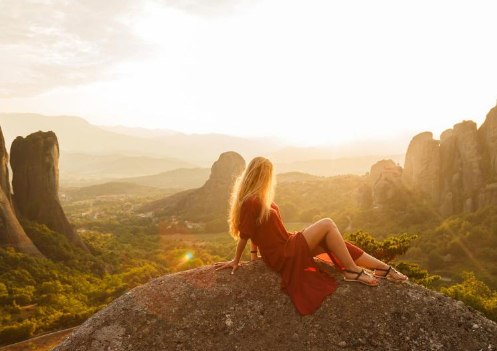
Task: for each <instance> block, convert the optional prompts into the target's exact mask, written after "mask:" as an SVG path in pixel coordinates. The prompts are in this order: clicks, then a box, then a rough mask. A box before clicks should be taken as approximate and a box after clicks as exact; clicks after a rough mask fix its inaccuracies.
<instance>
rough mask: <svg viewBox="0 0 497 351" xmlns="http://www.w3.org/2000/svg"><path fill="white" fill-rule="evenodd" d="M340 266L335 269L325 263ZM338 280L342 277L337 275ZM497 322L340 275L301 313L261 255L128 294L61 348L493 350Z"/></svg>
mask: <svg viewBox="0 0 497 351" xmlns="http://www.w3.org/2000/svg"><path fill="white" fill-rule="evenodd" d="M323 269H327V270H329V272H330V274H332V275H335V276H336V273H334V272H335V271H334V270H333V269H332V268H327V267H324V266H323ZM337 279H338V278H337ZM496 345H497V324H496V323H494V322H492V321H490V320H488V319H486V318H485V317H484V316H483V315H481V314H480V313H479V312H476V311H475V310H473V309H470V308H468V307H466V306H465V305H464V304H463V303H462V302H457V301H455V300H453V299H451V298H448V297H446V296H444V295H441V294H439V293H436V292H433V291H430V290H427V289H425V288H423V287H421V286H418V285H416V284H413V283H404V284H395V283H392V282H389V281H381V284H380V286H379V287H376V288H371V287H367V286H365V285H362V284H357V283H346V282H340V284H339V286H338V288H337V290H336V291H335V292H334V293H333V294H332V295H331V296H329V297H328V298H326V299H325V301H324V302H323V304H322V305H321V307H320V308H319V309H318V310H317V311H316V312H315V313H314V314H312V315H309V316H306V317H301V316H300V315H298V313H297V312H296V310H295V308H294V306H293V304H292V303H291V302H290V299H289V298H288V296H287V295H285V294H283V293H282V292H281V291H280V278H279V276H278V275H277V274H276V273H274V272H272V271H270V270H268V269H267V268H266V266H265V265H264V263H263V262H262V261H254V262H250V263H248V264H246V265H244V266H242V267H241V268H240V269H239V270H238V271H237V272H236V274H234V275H231V274H230V272H229V270H224V271H215V270H214V267H213V266H205V267H202V268H197V269H193V270H189V271H185V272H181V273H176V274H171V275H166V276H163V277H161V278H158V279H155V280H153V281H152V282H150V283H148V284H146V285H144V286H140V287H137V288H135V289H133V290H131V291H130V292H128V293H126V294H124V295H123V296H121V297H120V298H118V299H117V300H115V301H114V302H113V303H112V304H111V305H109V306H108V307H107V308H105V309H104V310H102V311H100V312H98V313H97V314H95V315H94V316H93V317H91V318H90V319H88V320H87V321H86V322H85V323H84V324H83V325H81V326H80V327H78V328H77V329H76V330H75V331H74V332H73V333H72V335H70V336H69V337H68V338H67V339H66V340H64V341H63V342H62V343H61V344H60V345H59V346H58V347H56V348H55V351H66V350H67V351H69V350H70V351H85V350H88V351H89V350H91V351H100V350H102V351H103V350H133V351H158V350H192V351H195V350H201V351H204V350H220V351H223V350H240V351H243V350H336V349H347V350H399V351H402V350H416V351H418V350H454V351H457V350H495V347H496Z"/></svg>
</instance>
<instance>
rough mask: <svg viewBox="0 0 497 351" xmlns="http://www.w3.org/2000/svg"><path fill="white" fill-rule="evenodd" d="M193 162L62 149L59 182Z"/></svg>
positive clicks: (100, 180)
mask: <svg viewBox="0 0 497 351" xmlns="http://www.w3.org/2000/svg"><path fill="white" fill-rule="evenodd" d="M194 166H195V165H193V164H191V163H188V162H185V161H181V160H178V159H175V158H166V157H163V158H158V157H145V156H122V155H89V154H79V153H78V154H76V153H62V155H61V159H60V172H61V183H62V184H63V185H64V186H85V185H90V184H91V183H93V184H95V183H103V182H106V181H109V180H115V179H119V178H125V177H133V176H135V177H136V176H144V175H150V174H157V173H161V172H166V171H170V170H173V169H178V168H192V167H194ZM88 183H90V184H88ZM144 185H149V184H144Z"/></svg>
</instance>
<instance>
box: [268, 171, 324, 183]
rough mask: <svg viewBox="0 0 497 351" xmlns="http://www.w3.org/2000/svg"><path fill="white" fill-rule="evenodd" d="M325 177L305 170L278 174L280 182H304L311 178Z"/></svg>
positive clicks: (319, 178)
mask: <svg viewBox="0 0 497 351" xmlns="http://www.w3.org/2000/svg"><path fill="white" fill-rule="evenodd" d="M323 178H324V177H320V176H316V175H313V174H308V173H303V172H287V173H279V174H277V181H278V183H293V182H304V181H309V180H322V179H323Z"/></svg>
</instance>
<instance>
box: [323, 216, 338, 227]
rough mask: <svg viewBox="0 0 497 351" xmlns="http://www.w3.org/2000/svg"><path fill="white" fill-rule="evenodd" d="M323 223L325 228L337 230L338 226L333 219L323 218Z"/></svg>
mask: <svg viewBox="0 0 497 351" xmlns="http://www.w3.org/2000/svg"><path fill="white" fill-rule="evenodd" d="M321 223H322V225H323V226H325V227H326V228H327V229H334V228H337V225H336V224H335V221H333V220H332V219H331V218H329V217H327V218H323V219H321Z"/></svg>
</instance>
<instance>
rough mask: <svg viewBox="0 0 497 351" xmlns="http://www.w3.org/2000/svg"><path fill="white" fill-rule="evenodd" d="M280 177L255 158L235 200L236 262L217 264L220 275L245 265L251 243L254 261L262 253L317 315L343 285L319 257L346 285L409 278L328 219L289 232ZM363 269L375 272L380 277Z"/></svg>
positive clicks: (288, 289) (300, 305)
mask: <svg viewBox="0 0 497 351" xmlns="http://www.w3.org/2000/svg"><path fill="white" fill-rule="evenodd" d="M274 186H275V176H274V172H273V165H272V163H271V162H270V161H269V160H268V159H266V158H264V157H256V158H254V159H253V160H252V161H251V162H250V163H249V165H248V166H247V168H246V169H245V171H244V172H243V173H242V174H241V175H240V176H239V177H238V178H237V180H236V182H235V185H234V187H233V191H232V195H231V201H230V205H231V208H230V215H229V220H228V223H229V225H230V233H231V235H232V236H233V237H234V238H235V239H237V240H238V245H237V247H236V252H235V258H234V259H233V260H232V261H230V262H218V263H216V267H217V268H216V270H220V269H225V268H231V269H232V271H231V274H234V273H235V271H236V270H237V269H238V267H239V266H240V257H241V256H242V253H243V250H244V249H245V246H246V244H247V241H248V239H250V241H251V251H250V252H251V257H252V259H256V258H257V249H259V251H260V253H261V256H262V259H263V261H264V262H265V263H266V265H268V266H269V267H270V268H271V269H273V270H275V271H276V272H278V273H280V274H281V278H282V279H281V288H282V290H283V291H284V292H285V293H287V294H288V295H289V296H290V298H291V300H292V302H293V303H294V305H295V307H296V309H297V311H298V312H299V313H300V314H302V315H307V314H311V313H313V312H314V311H315V310H316V309H317V308H318V307H319V306H320V305H321V303H322V301H323V300H324V298H325V297H326V296H327V295H329V294H331V293H332V292H333V291H335V289H336V287H337V282H336V281H335V279H334V278H333V277H331V276H330V275H328V274H327V273H325V272H322V271H320V270H319V269H318V268H317V266H316V263H315V262H314V259H313V257H314V256H316V255H319V254H322V253H326V254H328V256H329V257H330V258H331V260H332V261H333V262H334V263H335V265H336V266H338V268H339V269H340V270H341V271H342V273H343V276H344V280H346V281H352V282H358V283H362V284H366V285H369V286H378V280H377V278H386V279H389V280H391V281H395V282H402V281H406V280H407V279H408V278H407V276H405V275H404V274H402V273H400V272H398V271H397V270H395V269H394V268H393V267H391V266H389V265H387V264H386V263H383V262H382V261H380V260H378V259H376V258H374V257H373V256H371V255H369V254H367V253H366V252H364V251H363V250H362V249H360V248H359V247H357V246H355V245H353V244H352V243H349V242H347V241H345V240H344V239H343V237H342V234H341V233H340V231H339V230H338V228H337V226H336V224H335V223H334V222H333V221H332V220H331V219H329V218H324V219H321V220H319V221H317V222H316V223H314V224H312V225H310V226H309V227H307V228H305V229H304V230H303V231H300V232H297V233H289V232H288V231H287V230H286V229H285V227H284V225H283V222H282V220H281V216H280V213H279V209H278V206H277V205H276V204H275V203H274V202H273V199H274ZM361 266H362V267H366V268H370V269H373V270H374V274H371V273H370V272H369V271H366V270H364V269H363V268H361Z"/></svg>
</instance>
